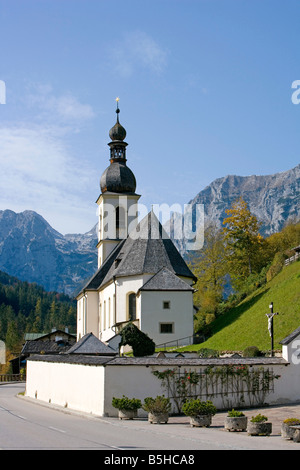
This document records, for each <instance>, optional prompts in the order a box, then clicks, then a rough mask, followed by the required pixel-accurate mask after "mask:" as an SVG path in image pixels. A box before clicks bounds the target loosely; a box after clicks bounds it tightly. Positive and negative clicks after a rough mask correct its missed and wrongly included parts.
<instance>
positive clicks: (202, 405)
mask: <svg viewBox="0 0 300 470" xmlns="http://www.w3.org/2000/svg"><path fill="white" fill-rule="evenodd" d="M182 411H183V413H184V414H185V415H186V416H198V415H210V416H214V415H215V414H216V412H217V408H216V407H215V406H214V405H213V403H212V402H211V401H210V400H207V401H206V402H205V401H201V400H199V399H192V400H188V401H186V402H185V403H184V404H183V406H182Z"/></svg>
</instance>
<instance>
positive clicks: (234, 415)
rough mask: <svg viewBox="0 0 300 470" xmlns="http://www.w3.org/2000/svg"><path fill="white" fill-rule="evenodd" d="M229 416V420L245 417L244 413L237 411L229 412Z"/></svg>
mask: <svg viewBox="0 0 300 470" xmlns="http://www.w3.org/2000/svg"><path fill="white" fill-rule="evenodd" d="M228 416H229V418H241V417H242V416H245V415H244V413H243V412H242V411H236V410H234V409H232V410H231V411H228Z"/></svg>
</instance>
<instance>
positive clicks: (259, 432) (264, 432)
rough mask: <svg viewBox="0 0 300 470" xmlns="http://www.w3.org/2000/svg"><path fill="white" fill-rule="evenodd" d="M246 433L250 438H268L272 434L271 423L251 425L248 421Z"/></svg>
mask: <svg viewBox="0 0 300 470" xmlns="http://www.w3.org/2000/svg"><path fill="white" fill-rule="evenodd" d="M247 432H248V434H249V435H250V436H269V435H270V434H271V433H272V423H268V422H265V421H264V422H262V423H252V422H251V421H249V424H248V428H247Z"/></svg>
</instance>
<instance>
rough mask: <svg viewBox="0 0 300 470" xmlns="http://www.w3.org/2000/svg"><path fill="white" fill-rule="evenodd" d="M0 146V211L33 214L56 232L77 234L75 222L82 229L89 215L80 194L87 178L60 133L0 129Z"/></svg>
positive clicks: (52, 130) (88, 171)
mask: <svg viewBox="0 0 300 470" xmlns="http://www.w3.org/2000/svg"><path fill="white" fill-rule="evenodd" d="M0 142H1V150H0V165H1V172H0V188H1V191H0V208H1V209H11V210H14V211H16V212H21V211H23V210H25V209H31V210H35V211H36V212H38V213H40V214H41V215H43V216H44V217H45V218H46V219H47V220H48V222H50V220H51V222H52V224H53V226H54V228H56V229H57V230H59V231H62V232H72V231H73V230H75V231H81V230H80V228H79V227H78V225H79V224H78V222H79V221H80V220H81V221H82V222H83V227H84V228H85V227H86V220H87V219H88V218H89V217H88V210H90V207H88V205H87V203H86V192H87V190H88V188H89V186H90V175H91V174H93V172H92V170H91V169H89V168H87V166H86V165H85V166H84V168H82V167H80V166H79V165H78V163H77V162H76V160H75V158H72V157H71V156H70V154H69V150H68V148H67V147H66V146H65V144H64V141H63V138H62V135H61V131H60V130H58V131H56V129H55V128H51V127H48V128H42V127H41V126H35V127H34V126H31V127H30V128H28V127H25V126H22V127H6V128H0ZM89 216H90V215H89ZM68 220H69V226H68V222H67V221H68ZM84 221H85V222H84ZM73 222H74V223H73ZM76 226H77V228H76V229H75V227H76ZM84 228H83V231H84Z"/></svg>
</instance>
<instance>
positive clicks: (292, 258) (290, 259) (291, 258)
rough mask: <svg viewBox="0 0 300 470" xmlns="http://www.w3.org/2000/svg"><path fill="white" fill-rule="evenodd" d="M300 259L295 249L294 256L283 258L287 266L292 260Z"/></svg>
mask: <svg viewBox="0 0 300 470" xmlns="http://www.w3.org/2000/svg"><path fill="white" fill-rule="evenodd" d="M298 259H300V253H299V252H298V251H297V252H296V253H295V254H294V256H291V257H290V258H288V259H286V260H285V265H286V266H287V265H288V264H290V263H293V262H294V261H297V260H298Z"/></svg>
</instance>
